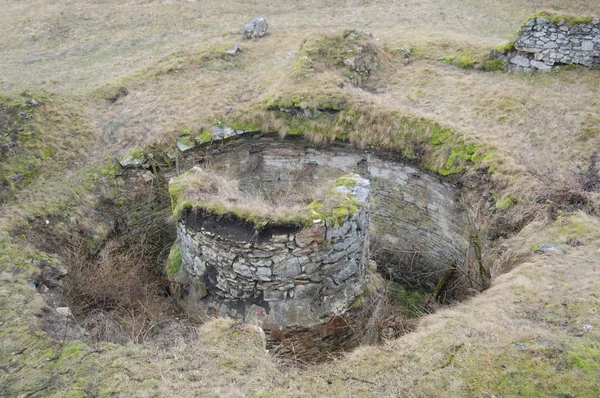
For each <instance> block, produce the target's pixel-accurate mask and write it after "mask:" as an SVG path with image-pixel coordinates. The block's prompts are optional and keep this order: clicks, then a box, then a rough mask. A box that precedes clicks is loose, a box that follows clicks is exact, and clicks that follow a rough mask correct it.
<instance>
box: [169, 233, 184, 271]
mask: <svg viewBox="0 0 600 398" xmlns="http://www.w3.org/2000/svg"><path fill="white" fill-rule="evenodd" d="M181 264H182V258H181V248H180V247H179V242H175V243H174V244H173V246H171V251H170V252H169V259H168V264H167V276H168V277H169V278H171V277H173V276H175V275H177V273H178V272H179V270H180V269H181Z"/></svg>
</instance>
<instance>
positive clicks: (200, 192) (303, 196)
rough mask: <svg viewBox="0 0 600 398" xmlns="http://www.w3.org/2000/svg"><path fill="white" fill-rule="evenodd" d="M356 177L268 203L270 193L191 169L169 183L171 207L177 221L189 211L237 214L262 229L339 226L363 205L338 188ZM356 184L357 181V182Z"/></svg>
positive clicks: (300, 189) (300, 190)
mask: <svg viewBox="0 0 600 398" xmlns="http://www.w3.org/2000/svg"><path fill="white" fill-rule="evenodd" d="M352 177H354V175H348V176H344V177H341V178H340V179H338V180H337V181H336V182H335V183H332V185H333V187H332V186H327V184H326V181H325V182H323V183H321V185H320V186H315V185H314V184H312V185H311V186H310V187H308V186H303V185H302V184H300V183H297V184H295V185H296V186H294V187H293V188H292V187H290V191H289V193H288V194H287V195H283V196H282V195H278V196H277V197H271V198H270V199H271V200H267V199H266V197H267V194H268V193H267V192H260V191H257V190H256V189H255V188H254V187H252V186H248V187H242V186H240V185H239V182H238V181H236V180H233V179H230V178H228V177H225V176H221V175H217V174H214V173H211V172H205V171H203V170H200V169H192V170H190V171H188V172H186V173H185V174H183V175H181V176H179V177H176V178H174V179H173V180H172V181H171V182H170V184H169V193H170V195H171V206H172V209H173V214H174V216H175V219H176V220H179V219H181V217H182V216H183V214H184V212H185V211H186V210H194V211H204V212H206V213H209V214H213V215H217V216H225V215H229V214H231V215H235V216H236V217H238V218H239V219H241V220H245V221H247V222H250V223H252V224H254V226H255V229H257V230H260V229H262V228H264V227H265V226H267V225H269V224H273V223H275V224H295V225H303V226H309V227H310V226H312V225H313V223H314V222H315V221H317V220H319V221H321V222H325V221H326V220H331V221H333V222H335V223H338V224H343V222H344V221H345V220H346V219H347V218H348V217H351V216H353V215H354V213H356V211H357V210H358V207H359V206H360V205H359V204H358V202H357V201H356V200H355V199H354V198H353V197H351V196H349V194H345V193H342V192H340V191H338V190H337V189H336V188H337V187H340V186H349V184H351V183H352V182H354V180H352ZM354 183H355V182H354Z"/></svg>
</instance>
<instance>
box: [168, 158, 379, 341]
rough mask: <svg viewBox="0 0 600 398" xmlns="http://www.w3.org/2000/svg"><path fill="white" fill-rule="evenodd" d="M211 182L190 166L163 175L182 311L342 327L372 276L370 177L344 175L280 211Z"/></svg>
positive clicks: (270, 327)
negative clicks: (247, 204)
mask: <svg viewBox="0 0 600 398" xmlns="http://www.w3.org/2000/svg"><path fill="white" fill-rule="evenodd" d="M214 181H215V175H214V174H213V173H210V172H207V171H204V170H202V169H200V168H199V167H195V168H193V169H192V170H190V171H188V172H187V173H185V174H183V175H182V176H179V177H176V178H173V179H172V180H171V182H170V192H171V196H172V205H173V210H174V213H175V217H176V219H177V220H178V221H177V234H178V242H177V243H176V246H175V247H174V249H173V251H172V254H173V252H175V254H174V255H172V256H171V259H172V260H171V261H172V264H170V267H171V269H170V270H168V273H169V274H170V275H171V280H172V281H173V282H176V283H177V284H179V285H180V286H182V287H183V290H184V292H183V294H182V296H181V297H182V299H181V302H182V305H183V307H184V308H185V309H186V312H187V313H188V314H195V315H199V316H226V317H231V318H234V319H238V320H241V321H244V322H249V323H258V324H260V325H261V326H262V327H263V328H264V329H265V330H267V331H269V332H271V334H272V335H282V334H285V333H286V332H287V331H290V330H301V329H311V328H313V329H314V328H318V327H319V326H323V325H325V329H324V334H325V335H327V334H339V333H340V330H336V329H340V328H341V329H342V331H347V329H348V323H349V321H348V320H347V317H348V314H349V312H351V310H352V307H353V305H354V304H355V303H356V302H357V301H361V300H364V299H365V296H367V295H368V294H369V292H367V285H368V283H369V281H371V279H372V277H369V276H368V275H367V269H368V265H369V196H370V183H369V181H368V180H366V179H363V178H361V177H360V176H359V175H358V174H348V175H346V176H343V177H341V178H339V179H337V180H336V181H335V183H334V184H333V187H332V188H331V189H329V190H328V191H327V192H326V193H325V194H324V196H323V197H321V198H315V200H313V201H312V202H311V203H310V204H309V205H304V206H299V207H296V208H294V209H291V210H290V211H288V212H284V213H283V214H282V215H275V214H264V213H261V212H260V209H251V208H250V209H248V208H244V204H243V203H240V204H239V205H238V203H237V199H233V198H224V197H222V195H225V196H227V193H228V192H225V190H224V189H222V188H219V187H218V184H215V183H214ZM223 199H224V200H226V201H227V200H230V201H232V202H233V203H232V205H231V206H227V205H223V204H222V203H219V202H221V201H222V200H223ZM177 251H180V257H179V256H178V255H177V253H176V252H177ZM179 258H180V260H179ZM178 261H180V263H178ZM340 322H341V323H340ZM332 325H333V326H332Z"/></svg>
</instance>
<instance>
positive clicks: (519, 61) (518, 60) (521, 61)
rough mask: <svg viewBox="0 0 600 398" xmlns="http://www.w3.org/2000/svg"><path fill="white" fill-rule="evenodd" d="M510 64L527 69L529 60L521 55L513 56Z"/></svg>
mask: <svg viewBox="0 0 600 398" xmlns="http://www.w3.org/2000/svg"><path fill="white" fill-rule="evenodd" d="M510 63H511V64H514V65H518V66H522V67H524V68H527V67H529V65H530V61H529V58H527V57H524V56H522V55H515V56H514V57H512V58H511V60H510Z"/></svg>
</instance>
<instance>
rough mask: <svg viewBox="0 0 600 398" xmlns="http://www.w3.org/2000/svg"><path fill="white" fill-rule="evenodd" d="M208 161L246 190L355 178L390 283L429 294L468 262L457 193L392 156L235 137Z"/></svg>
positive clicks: (463, 218) (287, 140)
mask: <svg viewBox="0 0 600 398" xmlns="http://www.w3.org/2000/svg"><path fill="white" fill-rule="evenodd" d="M207 162H208V163H209V164H210V167H211V168H214V169H222V170H230V172H232V173H234V174H236V175H238V176H240V178H241V179H242V180H243V182H244V184H245V185H252V184H254V185H255V186H260V187H262V188H266V189H269V190H272V191H275V190H277V189H288V187H290V186H294V185H295V184H299V183H304V184H308V185H310V184H313V183H318V181H321V180H324V179H328V178H337V177H339V176H342V175H344V174H346V173H348V172H354V173H358V174H360V175H361V176H363V177H365V178H368V179H369V180H370V182H371V220H370V230H371V234H370V237H371V248H372V255H373V257H374V259H375V260H376V261H377V263H378V266H379V267H380V268H382V269H384V270H385V271H386V272H387V273H388V274H389V275H390V276H391V277H392V278H393V279H394V280H396V281H399V282H403V283H406V284H409V285H413V286H416V285H418V286H422V285H426V286H428V287H429V288H433V287H434V286H435V285H436V283H437V282H438V281H439V279H440V277H441V276H442V275H443V273H444V271H445V269H446V268H447V267H448V266H449V265H451V264H456V265H457V266H463V265H464V264H466V262H467V259H466V256H467V253H468V252H469V250H468V249H469V244H470V241H469V234H468V227H467V224H468V217H467V210H466V209H465V208H464V207H463V206H462V205H461V204H460V203H459V201H458V200H457V197H458V189H457V188H456V187H455V186H453V185H452V184H451V183H449V182H446V181H444V180H443V179H441V178H440V177H438V176H435V175H432V174H429V173H426V172H423V171H422V170H420V169H418V168H417V167H415V166H413V165H411V164H409V163H406V161H404V160H402V159H401V158H399V157H398V156H397V155H396V154H393V153H387V152H381V151H374V150H358V149H356V148H354V147H352V146H351V145H349V144H345V143H334V144H330V145H327V146H315V145H312V144H309V143H307V142H306V141H305V140H303V139H302V138H294V137H286V138H285V139H283V140H281V139H279V138H278V137H274V136H270V135H265V136H260V137H253V136H240V137H238V139H237V140H236V141H235V142H230V143H228V144H227V146H224V147H223V148H222V149H220V150H215V152H214V154H213V155H211V158H210V159H208V160H207ZM471 252H472V251H471Z"/></svg>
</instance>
